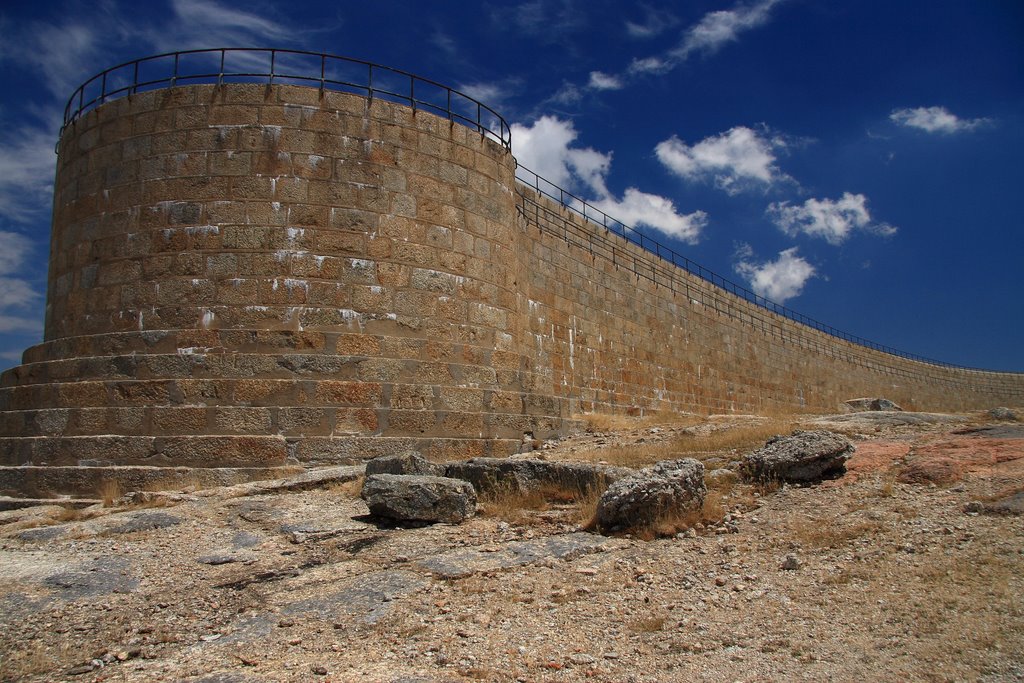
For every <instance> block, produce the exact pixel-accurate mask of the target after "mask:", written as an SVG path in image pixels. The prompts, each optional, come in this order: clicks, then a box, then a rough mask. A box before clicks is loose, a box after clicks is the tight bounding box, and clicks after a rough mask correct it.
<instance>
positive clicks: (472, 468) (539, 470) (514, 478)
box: [444, 458, 633, 493]
mask: <svg viewBox="0 0 1024 683" xmlns="http://www.w3.org/2000/svg"><path fill="white" fill-rule="evenodd" d="M632 473H633V470H630V469H627V468H624V467H610V466H607V465H592V464H587V463H572V462H549V461H547V460H537V459H525V458H516V459H506V458H473V459H471V460H466V461H463V462H452V463H448V465H447V466H446V467H445V474H444V476H446V477H451V478H453V479H463V480H465V481H468V482H469V483H470V484H472V485H473V488H475V489H476V490H477V492H479V493H491V492H494V491H502V492H508V493H526V492H527V491H532V490H535V489H537V488H540V487H541V486H545V485H549V486H554V487H557V488H560V489H563V490H566V491H578V492H580V493H586V492H587V491H591V490H601V489H604V488H605V487H606V486H607V485H608V484H609V483H611V482H613V481H617V480H619V479H622V478H623V477H626V476H629V475H631V474H632Z"/></svg>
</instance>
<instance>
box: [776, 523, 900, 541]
mask: <svg viewBox="0 0 1024 683" xmlns="http://www.w3.org/2000/svg"><path fill="white" fill-rule="evenodd" d="M884 529H885V524H883V523H882V522H881V521H878V520H860V521H856V522H853V523H850V524H843V523H841V522H839V521H838V520H834V519H816V518H805V519H804V520H803V521H802V523H800V524H798V525H797V526H796V527H795V528H793V529H792V530H791V532H790V534H791V536H792V538H793V540H795V541H797V542H799V543H800V544H801V545H804V546H807V547H810V548H841V547H843V546H845V545H848V544H850V543H852V542H853V541H856V540H857V539H860V538H863V537H865V536H870V535H873V534H876V533H879V532H881V531H883V530H884Z"/></svg>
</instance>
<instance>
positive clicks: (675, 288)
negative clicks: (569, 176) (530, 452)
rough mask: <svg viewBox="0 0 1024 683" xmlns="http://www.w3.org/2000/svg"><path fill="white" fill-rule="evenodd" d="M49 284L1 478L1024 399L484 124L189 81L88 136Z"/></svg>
mask: <svg viewBox="0 0 1024 683" xmlns="http://www.w3.org/2000/svg"><path fill="white" fill-rule="evenodd" d="M613 252H614V253H613ZM645 268H646V269H647V270H649V271H650V276H647V275H645V276H643V277H640V276H638V275H637V272H641V271H642V272H646V271H645V270H644V269H645ZM48 284H49V289H48V299H47V309H46V334H45V341H44V342H43V343H42V344H40V345H38V346H35V347H33V348H30V349H28V350H27V351H26V352H25V356H24V364H23V365H21V366H19V367H17V368H14V369H12V370H9V371H8V372H6V373H5V374H4V375H3V378H2V386H0V409H2V411H3V412H2V413H0V466H2V467H0V489H6V490H11V489H21V490H23V491H25V490H29V489H32V488H38V489H47V490H61V489H63V490H68V491H72V490H78V491H82V490H89V489H90V488H91V487H95V486H96V485H97V484H98V482H99V481H100V480H102V479H103V478H106V477H110V476H113V475H114V474H115V473H116V476H118V477H120V478H122V479H126V480H128V481H129V482H130V483H132V484H137V483H145V482H151V481H152V480H154V479H157V480H161V481H164V483H166V480H174V479H180V478H182V477H188V478H192V479H197V480H199V481H200V482H204V483H212V482H217V481H234V480H239V479H247V478H254V477H260V476H267V475H269V474H270V473H272V472H273V471H274V468H279V467H281V466H284V465H288V464H300V465H307V466H308V465H317V464H327V463H341V462H352V461H358V460H362V459H365V458H367V457H371V456H374V455H378V454H382V453H390V452H396V451H400V450H406V449H410V448H412V449H417V450H420V451H421V452H423V453H424V454H425V455H428V456H429V457H432V458H435V459H444V458H453V457H467V456H474V455H506V454H510V453H513V452H516V451H518V450H520V449H521V448H522V447H523V441H524V438H525V439H526V440H527V441H529V440H531V439H544V438H548V437H550V436H553V435H556V434H560V433H564V432H565V431H566V430H568V429H570V428H571V427H572V425H573V421H572V417H573V415H574V414H576V413H578V412H582V411H589V410H597V411H633V412H635V411H641V410H652V409H667V410H700V411H713V412H718V411H730V410H736V411H747V410H762V409H767V408H779V407H791V406H803V407H809V408H821V409H826V410H830V409H833V408H834V407H835V405H836V404H837V403H838V402H839V401H840V400H842V399H845V398H850V397H853V396H860V395H873V394H883V395H885V396H888V397H890V398H893V399H894V400H896V401H898V402H900V403H903V404H905V406H908V407H912V408H920V409H962V408H971V407H985V406H992V405H996V404H1000V403H1011V404H1012V403H1020V401H1021V398H1022V397H1024V376H1022V375H1016V374H1011V373H989V372H979V371H969V370H962V369H954V368H945V367H940V366H933V365H927V364H922V363H915V362H912V361H908V360H905V359H902V358H898V357H894V356H890V355H887V354H883V353H880V352H876V351H872V350H869V349H866V348H863V347H859V346H856V345H853V344H850V343H848V342H844V341H840V340H837V339H835V338H832V337H830V336H828V335H825V334H823V333H820V332H817V331H815V330H811V329H809V328H806V327H804V326H802V325H799V324H797V323H794V322H792V321H789V320H785V319H783V318H780V317H778V316H774V315H772V314H769V313H767V312H766V311H764V310H762V309H759V308H757V307H756V306H753V305H752V304H749V303H747V302H745V301H742V300H740V299H738V298H736V297H733V296H731V295H729V294H727V293H725V292H723V291H721V290H717V289H716V288H714V287H712V286H711V285H709V284H708V283H706V282H704V281H702V280H699V279H697V278H694V277H692V276H690V275H688V274H686V273H685V272H683V271H680V270H678V269H676V268H674V267H673V266H671V265H670V264H665V263H659V262H658V261H657V259H655V258H654V257H652V256H651V255H650V254H648V253H647V252H645V251H643V250H641V249H639V248H638V247H636V246H635V245H632V244H629V243H627V242H626V241H624V240H622V239H621V238H618V237H616V236H614V235H608V234H605V233H604V231H603V229H601V228H598V227H596V226H593V225H590V224H587V223H585V222H583V221H582V220H580V219H579V218H578V217H574V216H573V215H572V214H571V212H569V211H568V210H566V209H564V208H563V207H560V206H558V205H557V204H555V203H553V202H551V201H549V200H547V199H545V198H542V197H537V196H535V195H534V194H533V193H532V192H531V191H529V190H528V189H526V188H525V187H523V186H521V185H520V186H517V183H516V181H515V160H514V158H513V157H512V156H511V154H509V153H508V152H507V151H506V150H505V149H504V148H502V147H501V146H500V145H498V144H496V143H494V142H492V141H490V140H488V139H486V138H484V137H482V136H481V135H479V134H478V133H477V132H475V131H472V130H469V129H467V128H464V127H462V126H459V125H457V124H452V123H451V122H449V121H447V120H445V119H442V118H439V117H436V116H434V115H432V114H428V113H424V112H414V111H413V110H411V109H409V108H407V107H405V106H402V105H398V104H393V103H389V102H385V101H381V100H379V99H375V100H370V99H367V98H364V97H360V96H357V95H351V94H345V93H337V92H324V93H321V92H320V91H319V90H317V89H315V88H303V87H296V86H285V85H277V86H267V85H241V84H228V85H221V86H214V85H195V86H187V87H177V88H173V89H166V90H158V91H152V92H147V93H142V94H136V95H133V96H131V97H130V98H129V97H125V98H122V99H118V100H114V101H112V102H109V103H107V104H105V105H103V106H101V107H99V108H98V109H95V110H93V111H91V112H89V113H88V114H86V115H85V116H83V117H82V118H81V119H79V120H78V121H76V122H75V124H74V125H73V126H71V127H69V128H68V129H67V130H66V131H65V133H64V135H63V137H62V139H61V141H60V147H59V157H58V171H57V180H56V187H55V198H54V218H53V235H52V246H51V255H50V275H49V283H48ZM766 321H767V322H766ZM82 466H85V467H82ZM113 467H116V468H119V469H117V470H113V469H110V468H113ZM179 468H187V469H179Z"/></svg>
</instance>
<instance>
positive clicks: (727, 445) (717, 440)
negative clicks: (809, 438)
mask: <svg viewBox="0 0 1024 683" xmlns="http://www.w3.org/2000/svg"><path fill="white" fill-rule="evenodd" d="M798 422H799V420H797V419H795V418H793V417H775V418H768V419H765V420H762V421H758V422H755V423H753V424H750V423H748V424H739V425H735V426H725V425H723V426H722V428H721V429H714V430H695V432H694V433H693V434H687V435H685V436H682V437H680V438H679V439H677V440H676V441H674V442H672V443H673V447H674V452H676V453H678V454H680V456H681V457H682V456H687V457H697V456H699V455H704V454H712V453H721V452H723V451H726V452H749V451H752V450H755V449H757V448H760V447H761V446H763V445H764V443H765V441H767V440H768V439H770V438H772V437H773V436H777V435H779V434H789V433H791V432H792V431H793V429H794V428H795V427H796V426H797V424H798ZM697 459H698V460H699V459H700V458H699V457H697Z"/></svg>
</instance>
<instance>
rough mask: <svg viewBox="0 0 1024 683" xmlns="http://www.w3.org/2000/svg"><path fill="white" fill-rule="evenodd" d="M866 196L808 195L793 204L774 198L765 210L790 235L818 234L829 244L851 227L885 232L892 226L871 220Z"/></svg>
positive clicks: (843, 236) (840, 239)
mask: <svg viewBox="0 0 1024 683" xmlns="http://www.w3.org/2000/svg"><path fill="white" fill-rule="evenodd" d="M867 202H868V200H867V197H865V196H864V195H862V194H851V193H849V192H844V193H843V196H842V197H840V198H839V199H835V200H833V199H813V198H812V199H808V200H807V201H805V202H804V203H803V204H799V205H796V206H792V205H790V203H789V202H774V203H772V204H770V205H769V206H768V210H767V211H766V214H767V215H768V217H769V219H771V221H772V222H773V223H775V225H776V226H777V227H778V228H779V229H780V230H782V232H784V233H786V234H787V235H789V236H791V237H795V236H797V235H799V234H801V233H802V234H804V235H808V236H810V237H821V238H823V239H824V240H825V241H826V242H828V243H829V244H834V245H839V244H842V243H843V242H844V241H846V239H847V238H848V237H849V236H850V234H851V233H852V232H853V231H854V230H861V231H864V232H870V233H873V234H876V235H883V236H889V235H894V234H896V230H897V229H896V228H895V227H894V226H892V225H889V224H888V223H878V222H874V221H872V220H871V214H870V212H869V211H868V206H867Z"/></svg>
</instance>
